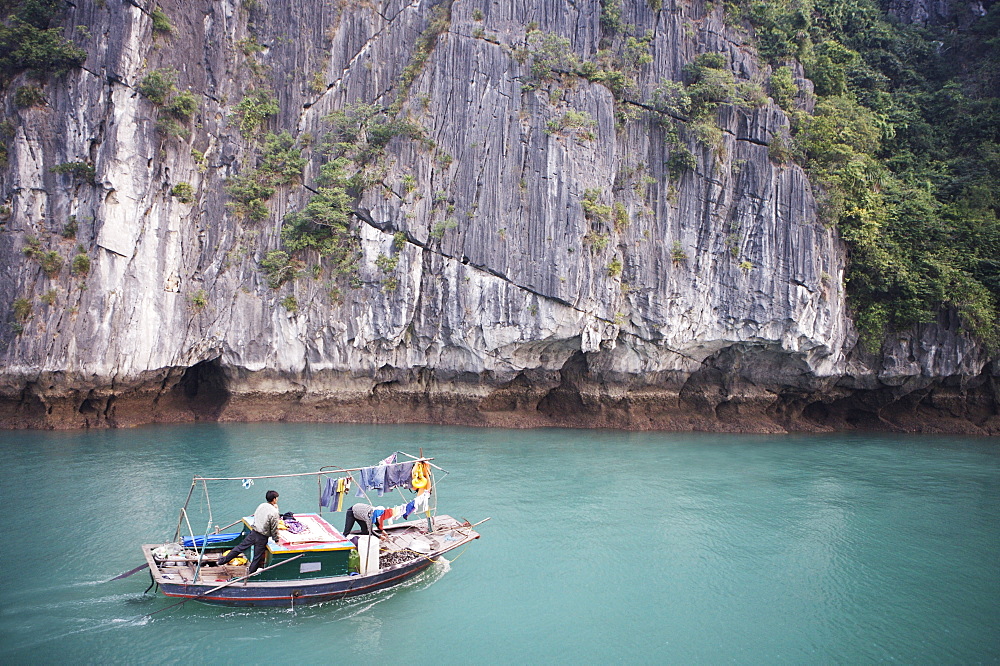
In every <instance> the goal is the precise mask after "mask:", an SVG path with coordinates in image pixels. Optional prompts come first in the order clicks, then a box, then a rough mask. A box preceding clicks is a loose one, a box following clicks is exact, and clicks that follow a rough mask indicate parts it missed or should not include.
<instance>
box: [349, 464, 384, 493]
mask: <svg viewBox="0 0 1000 666" xmlns="http://www.w3.org/2000/svg"><path fill="white" fill-rule="evenodd" d="M385 467H386V466H385V465H379V466H377V467H364V468H362V469H360V470H358V492H356V493H355V496H357V497H364V496H365V491H366V490H377V491H378V496H379V497H381V496H382V495H383V494H384V493H385Z"/></svg>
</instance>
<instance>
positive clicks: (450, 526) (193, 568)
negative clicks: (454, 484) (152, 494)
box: [143, 516, 479, 585]
mask: <svg viewBox="0 0 1000 666" xmlns="http://www.w3.org/2000/svg"><path fill="white" fill-rule="evenodd" d="M324 522H325V521H324ZM426 525H427V523H426V521H425V520H424V519H418V520H411V521H409V522H404V523H398V524H395V525H387V526H386V528H385V532H384V534H381V535H380V537H381V539H380V544H379V546H380V548H379V551H380V552H379V569H380V570H382V571H385V570H388V569H392V568H395V567H397V566H401V565H403V564H406V563H407V562H410V561H412V560H415V559H419V558H423V557H433V554H434V553H440V552H442V551H447V550H450V549H451V548H452V547H454V546H455V545H456V544H457V542H460V541H465V540H468V539H470V537H471V538H478V536H479V535H478V534H477V533H476V532H473V531H472V530H471V528H470V527H469V526H468V524H467V523H465V522H462V521H459V520H456V519H454V518H452V517H451V516H435V517H434V519H433V532H431V533H428V532H427V526H426ZM336 537H340V539H344V537H343V536H341V535H340V533H339V532H337V533H336V535H335V537H334V539H336ZM342 544H343V542H340V543H338V544H337V545H342ZM310 545H314V546H317V547H324V546H326V547H329V546H330V545H331V544H329V543H319V544H310ZM348 545H350V544H348ZM156 547H157V546H156V545H155V544H147V545H145V546H143V550H144V551H145V554H146V557H147V560H148V561H149V563H150V564H151V565H152V566H153V568H154V570H155V571H156V572H157V575H158V577H159V578H160V579H161V582H167V583H176V584H180V585H189V584H201V585H218V584H221V583H226V582H228V581H230V580H233V579H234V578H241V577H243V576H246V574H247V565H232V564H227V565H224V566H214V565H211V566H202V567H201V569H200V570H199V569H198V557H197V556H194V555H191V554H187V555H184V554H177V555H170V556H168V557H166V558H165V559H163V560H160V561H157V560H156V559H155V558H154V557H153V555H152V550H153V549H154V548H156ZM269 548H270V549H271V550H272V551H273V550H277V551H287V550H288V549H290V548H291V549H296V551H295V552H301V551H299V550H297V549H300V548H308V546H306V544H303V543H298V544H292V543H289V544H282V545H280V546H278V547H277V548H275V544H273V543H272V544H271V545H270V547H269ZM188 552H189V553H190V551H188ZM220 554H221V551H214V552H213V551H212V550H211V549H210V550H209V551H208V552H206V554H205V560H207V561H208V562H214V561H215V560H216V559H217V558H218V557H219V555H220ZM196 574H197V578H196Z"/></svg>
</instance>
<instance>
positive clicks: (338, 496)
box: [333, 476, 351, 511]
mask: <svg viewBox="0 0 1000 666" xmlns="http://www.w3.org/2000/svg"><path fill="white" fill-rule="evenodd" d="M350 489H351V477H349V476H345V477H342V478H340V479H337V484H336V486H335V488H334V497H333V506H334V508H333V510H334V511H343V510H344V496H345V495H346V494H347V493H348V491H349V490H350Z"/></svg>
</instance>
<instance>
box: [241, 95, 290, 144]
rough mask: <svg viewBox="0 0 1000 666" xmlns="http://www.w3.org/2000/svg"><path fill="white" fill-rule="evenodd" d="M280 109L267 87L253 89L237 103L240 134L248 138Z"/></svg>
mask: <svg viewBox="0 0 1000 666" xmlns="http://www.w3.org/2000/svg"><path fill="white" fill-rule="evenodd" d="M280 110H281V109H280V107H279V106H278V101H277V100H276V99H275V98H274V93H273V92H271V91H270V90H267V89H265V88H258V89H256V90H251V91H250V92H248V93H247V94H246V96H245V97H244V98H243V99H242V100H240V103H239V104H237V105H236V116H237V117H238V118H239V128H240V134H242V135H243V136H244V137H246V138H249V137H251V136H252V135H253V134H254V133H255V132H257V131H258V130H260V128H261V126H263V124H264V122H265V121H266V120H267V119H268V118H270V117H271V116H276V115H278V112H279V111H280Z"/></svg>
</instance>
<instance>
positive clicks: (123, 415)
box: [0, 0, 1000, 433]
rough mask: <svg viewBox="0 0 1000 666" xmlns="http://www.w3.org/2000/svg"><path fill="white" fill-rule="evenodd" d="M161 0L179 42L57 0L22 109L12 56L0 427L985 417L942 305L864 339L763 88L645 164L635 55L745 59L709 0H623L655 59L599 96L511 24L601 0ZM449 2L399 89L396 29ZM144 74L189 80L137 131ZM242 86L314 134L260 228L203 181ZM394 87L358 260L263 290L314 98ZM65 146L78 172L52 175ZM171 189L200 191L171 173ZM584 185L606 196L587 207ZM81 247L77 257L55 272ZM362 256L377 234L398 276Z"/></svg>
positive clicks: (647, 151) (240, 147)
mask: <svg viewBox="0 0 1000 666" xmlns="http://www.w3.org/2000/svg"><path fill="white" fill-rule="evenodd" d="M652 4H654V5H655V4H659V3H652ZM155 6H158V7H161V8H162V9H163V11H164V12H165V13H166V14H167V16H169V17H170V19H171V21H172V22H173V25H174V27H175V33H174V34H173V35H162V34H161V35H156V34H154V33H153V31H152V20H151V16H150V12H151V11H152V10H153V9H154V4H153V3H152V2H148V1H146V0H137V1H130V2H122V1H121V0H107V2H92V1H90V0H85V1H83V2H78V3H76V5H75V6H72V7H70V8H69V9H68V10H67V13H66V16H65V19H64V21H63V24H64V25H65V26H66V27H67V31H66V34H73V35H74V36H75V37H74V38H75V39H76V41H77V43H78V45H80V46H82V47H83V48H86V49H87V51H88V59H87V61H86V63H85V65H84V68H83V69H80V70H77V71H74V72H71V73H69V74H67V75H65V76H62V77H58V78H53V79H51V80H50V81H49V82H48V83H47V84H46V85H45V87H44V92H45V95H46V104H45V105H44V106H38V107H32V108H28V109H23V108H16V107H15V105H14V104H13V102H12V94H11V91H12V90H13V88H15V87H16V86H17V85H18V83H19V82H18V81H15V83H14V85H12V86H10V88H9V90H8V91H7V92H6V94H5V96H4V104H5V112H6V114H7V116H8V117H9V118H11V119H12V120H13V126H14V135H13V137H12V138H11V139H10V140H9V141H8V144H9V163H8V165H7V167H6V168H5V169H3V170H0V198H2V200H3V201H4V202H5V204H6V205H7V206H9V213H8V214H7V216H6V217H7V219H6V220H4V221H3V222H2V224H0V267H2V270H3V275H2V280H0V311H2V312H3V313H4V320H3V323H2V325H0V425H3V426H6V427H107V426H112V427H113V426H124V425H133V424H139V423H149V422H158V421H186V420H213V419H218V420H310V421H357V422H405V421H415V422H445V423H462V424H473V425H494V426H512V427H528V426H548V425H570V426H585V427H624V428H670V429H716V430H730V431H784V430H824V429H831V428H852V427H856V428H875V429H903V430H907V429H908V430H930V431H934V430H938V431H956V432H972V433H996V432H998V431H1000V418H998V417H997V406H996V395H997V392H996V384H997V376H998V374H1000V373H998V371H1000V368H998V366H997V363H996V362H991V359H990V357H989V355H988V354H987V353H986V352H985V351H984V350H983V349H981V348H980V347H978V346H977V345H976V344H975V342H974V341H973V340H971V339H970V338H969V337H968V336H966V335H965V334H963V333H962V332H961V331H960V327H959V326H958V323H957V322H956V321H949V320H946V319H942V321H940V322H938V323H937V324H934V325H927V326H924V327H921V328H920V329H919V330H914V331H910V332H907V333H906V334H905V335H900V336H897V337H894V338H893V339H890V340H887V341H886V343H885V345H884V346H883V348H882V350H880V351H878V352H877V353H869V352H866V351H864V350H862V349H861V348H860V347H858V346H857V335H856V334H855V332H854V329H853V327H852V324H851V321H850V318H849V312H848V307H847V302H846V299H845V294H844V289H843V287H842V283H843V275H844V268H845V262H846V255H845V251H844V247H843V246H842V244H841V243H840V242H839V240H838V237H837V234H836V232H835V230H834V229H832V228H829V227H827V226H824V225H823V224H822V223H821V222H820V221H819V219H818V218H817V206H816V201H815V199H814V193H813V190H812V188H811V186H810V183H809V181H808V180H807V178H806V175H805V174H804V172H803V171H802V170H801V169H800V168H799V167H797V166H795V165H794V164H779V163H776V162H775V161H773V160H772V159H771V158H770V157H769V144H771V143H772V142H773V141H774V140H775V137H776V136H782V134H783V133H784V132H787V127H788V120H787V118H786V116H785V114H784V113H783V112H782V111H781V109H780V108H778V106H777V105H776V104H775V103H774V102H772V101H770V100H768V101H767V103H766V104H764V105H763V106H761V107H759V108H755V109H747V108H741V107H737V106H726V107H723V108H722V109H721V110H720V112H719V116H718V120H719V127H720V128H721V130H722V133H721V140H720V141H718V142H717V143H716V144H715V145H713V146H712V147H705V146H704V145H703V144H702V143H699V142H697V141H696V140H694V138H693V136H692V135H691V132H689V131H688V128H686V126H685V123H683V122H680V123H679V124H678V126H679V127H680V138H681V141H682V143H685V144H686V145H687V147H688V149H689V150H690V151H691V152H692V153H693V154H694V156H695V157H696V158H697V166H696V167H695V168H694V169H693V170H691V171H689V172H686V173H683V174H681V175H680V176H679V178H678V176H677V174H670V173H668V170H667V168H666V166H665V164H666V162H667V161H668V159H669V157H670V151H671V148H670V142H669V141H668V138H667V136H666V132H667V130H666V129H665V127H664V125H663V123H661V122H660V121H659V120H658V118H657V117H656V114H654V113H652V112H651V110H650V109H649V108H648V104H647V101H648V100H649V99H650V98H651V95H652V90H653V88H654V87H655V86H656V85H657V84H658V83H659V82H660V81H662V80H664V79H672V80H680V79H681V78H682V67H683V65H684V64H685V63H687V62H689V61H691V60H692V59H693V58H694V57H695V56H696V55H697V54H699V53H703V52H724V53H726V54H728V57H729V61H730V63H731V67H732V69H733V72H734V73H735V74H736V77H737V80H741V81H766V77H767V75H768V71H767V70H766V68H765V67H763V66H762V65H760V64H759V63H758V61H757V59H756V57H755V52H754V49H753V48H752V45H751V42H750V38H749V36H748V35H747V34H746V33H744V32H742V31H740V30H738V29H735V28H732V27H729V26H727V25H726V24H725V23H724V22H723V20H722V14H721V11H720V10H719V9H714V10H711V11H706V6H705V5H704V4H703V3H701V2H669V0H665V1H664V2H663V3H662V6H661V7H660V8H659V9H658V10H655V11H654V10H653V9H652V8H651V7H650V3H647V2H646V1H645V0H622V2H621V5H620V6H621V8H622V16H621V23H622V24H623V25H624V24H630V25H632V26H635V28H634V30H632V31H630V34H636V35H643V34H645V33H646V31H651V35H652V40H651V49H650V53H651V54H652V56H653V59H652V62H650V63H648V64H644V65H642V66H641V67H639V68H638V70H637V71H636V72H635V73H634V74H633V75H632V79H633V80H634V82H635V87H634V89H632V90H630V91H628V92H627V93H626V94H625V95H624V99H621V100H616V98H615V96H614V95H613V94H612V92H611V90H610V89H609V88H608V87H606V86H604V85H601V84H599V83H592V82H589V81H588V80H586V79H585V78H582V77H579V76H569V75H567V76H562V77H558V76H557V77H555V78H554V79H553V80H547V81H543V82H541V84H540V85H539V86H538V87H537V89H535V90H527V91H526V90H522V84H524V83H525V82H526V81H528V79H529V77H530V61H525V62H522V61H523V60H524V58H523V57H519V55H518V54H519V49H523V48H524V47H525V40H526V34H527V32H528V31H529V30H530V29H532V28H534V27H536V26H537V29H539V30H541V31H543V32H546V33H553V34H556V35H559V36H562V37H565V38H568V39H569V41H570V43H571V45H572V50H573V52H574V53H575V54H576V55H577V56H578V57H579V58H582V59H594V58H595V57H596V54H597V51H598V50H599V49H600V48H605V47H610V48H612V50H614V49H618V50H619V51H620V49H621V46H622V42H623V40H624V36H623V35H622V34H619V33H615V32H613V31H609V30H608V29H606V28H605V27H602V24H601V5H600V2H598V0H576V1H573V2H569V1H567V0H533V1H531V2H507V1H500V0H454V2H450V0H445V2H439V3H435V2H427V1H421V0H414V1H410V2H407V1H404V0H388V1H386V0H379V1H375V0H371V1H366V2H360V1H350V2H348V1H345V0H341V1H339V2H335V1H329V0H327V1H321V0H303V1H300V2H278V1H277V0H257V1H256V2H246V1H244V2H242V3H241V2H239V1H238V0H159V1H158V2H157V3H155ZM449 7H450V20H449V21H448V22H447V24H446V29H444V30H443V31H442V32H441V33H440V34H439V35H438V36H437V37H436V38H433V39H432V40H431V45H432V48H431V49H430V51H429V55H428V56H427V58H426V60H425V61H424V62H423V64H422V66H420V67H419V68H416V69H417V71H416V75H415V76H414V77H413V79H412V84H411V85H410V86H409V89H408V91H405V95H402V96H400V95H401V88H402V87H403V86H401V84H400V79H401V76H402V75H403V74H404V70H405V68H406V67H407V66H408V64H410V63H411V62H412V59H413V57H414V50H415V48H416V46H417V45H419V44H420V43H421V40H420V36H421V34H422V33H424V31H425V30H426V29H427V27H428V24H429V22H430V21H432V19H433V17H434V16H435V15H436V14H435V12H440V11H442V10H443V9H447V8H449ZM73 26H86V27H87V32H89V35H90V37H89V39H84V38H83V37H82V36H81V33H82V31H77V32H72V31H71V30H70V28H71V27H73ZM251 37H253V38H254V39H255V40H256V42H257V43H259V44H260V45H261V46H262V47H263V48H262V50H261V51H259V52H258V53H254V52H253V49H250V48H247V45H248V44H251V43H252V42H249V41H247V40H248V39H250V38H251ZM164 68H171V69H174V70H176V71H177V85H178V88H179V89H182V90H186V89H189V90H191V91H192V92H193V93H194V94H195V95H196V97H197V99H198V102H199V109H198V111H197V113H196V117H195V118H194V120H193V123H192V125H191V128H190V129H191V131H190V134H189V136H182V137H171V136H167V135H165V134H164V133H163V132H162V131H158V129H157V109H156V107H155V106H154V105H153V104H151V103H150V101H149V100H148V99H146V98H144V97H142V96H141V95H139V94H138V93H137V91H136V86H137V85H138V83H139V82H140V81H141V80H142V78H143V77H144V76H145V75H146V74H147V73H148V72H149V71H151V70H154V69H164ZM411 72H412V69H411ZM799 83H800V85H801V86H802V87H803V89H804V90H807V91H808V89H809V83H808V81H805V80H804V79H800V81H799ZM254 87H268V88H270V89H272V90H273V91H274V92H275V94H276V97H277V100H278V103H279V106H280V112H279V113H278V114H277V116H275V117H273V118H271V119H270V120H269V121H268V125H267V128H268V129H269V130H272V131H282V130H287V131H289V132H291V133H292V135H293V136H296V137H298V138H300V139H302V138H303V137H304V136H306V135H309V136H311V137H313V139H314V141H313V144H312V147H310V148H307V149H306V151H305V153H304V155H305V156H306V157H309V158H310V162H309V165H308V166H307V168H306V172H305V177H304V179H303V182H304V185H290V186H281V187H279V188H278V191H277V192H276V194H275V195H274V196H273V197H272V198H271V199H270V201H269V202H268V206H269V209H270V213H269V215H268V217H267V219H266V220H264V221H262V222H251V221H247V220H242V219H240V218H239V216H238V215H236V214H235V212H234V210H233V209H232V207H231V206H227V203H228V202H230V199H229V198H228V197H227V195H226V193H225V183H226V181H227V179H229V178H232V177H234V176H236V175H238V174H241V173H245V172H246V171H247V170H248V169H249V168H252V166H253V163H254V153H253V150H254V141H253V140H252V139H253V137H251V138H250V139H248V138H245V137H243V136H241V134H240V132H239V129H238V119H237V117H236V115H235V107H236V106H237V104H238V102H239V101H240V100H241V99H242V98H243V96H244V95H245V94H246V93H247V91H248V90H251V89H252V88H254ZM529 87H530V86H529ZM397 98H399V99H401V100H402V106H401V107H400V108H401V113H402V114H404V115H408V116H409V117H410V118H411V120H413V121H414V122H416V123H419V124H420V125H421V126H422V127H423V128H424V129H425V137H424V139H423V140H410V139H405V138H401V137H397V138H395V139H393V140H392V141H391V142H390V143H389V144H388V146H387V149H386V154H385V159H384V160H383V164H382V167H383V171H382V173H381V174H380V178H379V182H377V183H376V184H374V185H372V186H370V187H368V188H367V189H366V190H365V191H364V194H363V195H362V196H361V197H360V198H359V199H358V201H357V202H356V207H357V210H358V213H359V214H358V216H357V218H356V219H355V220H354V222H353V225H354V229H355V231H356V234H357V236H358V237H359V239H360V248H361V257H360V260H359V263H358V268H357V271H356V273H355V275H353V279H352V280H351V284H348V283H347V282H346V281H345V279H344V278H343V277H342V276H338V275H337V274H336V272H335V271H334V269H333V268H332V267H331V266H329V265H328V262H327V263H322V262H320V261H319V258H318V257H316V256H312V257H310V256H308V255H305V256H304V257H303V261H304V262H306V263H308V264H309V265H316V266H318V268H316V269H315V271H311V270H307V271H306V273H307V275H305V276H302V277H299V278H298V279H296V280H294V281H292V282H289V283H287V284H285V285H283V286H281V287H280V288H278V289H272V288H270V287H269V286H268V284H267V281H266V279H265V278H264V276H263V275H262V272H261V268H260V262H261V261H262V260H263V259H264V257H265V256H266V255H267V253H268V252H270V251H273V250H276V249H279V247H280V246H281V236H280V229H281V224H282V220H283V218H284V216H285V215H286V214H287V213H289V212H291V211H295V210H300V209H301V208H302V207H303V206H304V205H305V203H306V202H307V201H308V200H309V197H310V195H311V193H312V192H311V191H310V189H313V190H314V189H315V178H316V176H317V174H318V170H319V165H320V164H321V162H322V160H321V157H320V154H319V153H320V151H319V147H318V145H319V138H320V137H322V136H323V135H324V134H325V133H326V132H327V131H329V121H328V120H324V117H325V116H327V115H328V114H329V113H331V112H332V111H335V110H337V109H342V108H344V107H345V106H347V105H350V104H354V103H356V102H358V101H361V102H365V103H374V104H379V105H382V106H384V107H389V106H391V105H392V104H393V103H394V102H396V100H397ZM800 102H801V103H802V104H807V103H808V95H807V94H803V95H802V97H801V100H800ZM569 111H573V112H586V113H587V114H589V116H590V118H592V119H593V121H594V125H593V127H592V128H591V129H590V130H589V132H590V133H589V134H588V132H587V131H581V130H578V129H564V130H559V131H552V130H551V129H550V126H549V122H550V121H552V120H553V119H558V118H560V117H562V116H563V115H564V114H566V113H567V112H569ZM623 114H624V115H627V116H629V118H624V117H623ZM77 161H79V162H85V163H87V164H90V165H92V166H93V167H94V169H95V177H94V182H93V183H89V182H87V181H86V179H85V178H77V177H74V176H73V175H72V174H64V173H56V172H53V171H51V169H52V167H54V166H56V165H59V164H64V163H68V162H77ZM407 177H409V178H408V179H407ZM404 179H406V180H404ZM180 182H186V183H189V184H190V185H191V186H192V188H193V191H194V193H195V196H194V201H192V202H191V203H182V202H181V200H180V199H178V197H176V196H172V195H171V189H172V188H173V187H174V186H175V185H176V184H177V183H180ZM407 183H409V184H407ZM587 190H599V192H600V195H599V199H598V201H599V203H601V204H605V205H609V206H610V205H612V204H616V205H617V207H618V210H621V209H622V208H623V209H624V211H625V216H624V217H619V218H618V219H617V220H610V219H607V220H595V219H593V217H592V216H591V217H588V216H587V215H586V213H585V210H584V208H583V200H584V196H585V193H586V192H587ZM452 207H453V208H452ZM70 216H75V220H76V223H77V231H76V236H75V238H72V239H67V238H65V237H64V235H63V230H64V228H65V226H66V224H67V222H68V221H69V220H70ZM616 222H617V223H616ZM32 239H34V241H33V240H32ZM400 239H405V242H402V243H401V242H400ZM595 239H600V240H599V241H598V242H595ZM32 242H34V243H35V244H36V246H37V247H38V251H40V252H55V253H57V254H58V255H59V256H60V257H61V258H62V259H63V260H64V266H63V268H62V269H61V270H59V271H58V272H56V273H53V274H52V275H50V274H47V273H46V272H45V271H44V270H43V267H42V265H41V263H40V262H39V261H38V260H37V256H38V251H36V252H34V254H35V258H32V257H29V256H27V255H26V254H25V252H24V250H25V248H26V247H28V246H29V245H30V244H31V243H32ZM78 246H79V247H78ZM81 250H82V252H83V253H84V254H86V255H87V257H88V258H89V261H90V269H89V272H87V273H86V274H85V275H84V274H82V271H77V272H76V273H74V272H73V271H72V270H71V262H72V260H73V258H74V257H75V256H76V255H77V254H78V253H79V252H80V251H81ZM380 256H385V257H393V258H395V259H396V260H397V261H396V264H395V267H394V269H393V270H392V277H393V278H394V279H393V280H388V279H387V278H388V277H389V275H388V273H387V271H386V270H385V269H384V268H383V267H381V266H380V265H379V264H378V263H377V260H378V259H379V257H380ZM51 272H52V271H50V273H51ZM289 296H293V297H294V299H295V302H296V303H297V308H296V307H289V306H288V304H289V301H288V300H287V299H288V297H289ZM25 302H27V303H30V305H31V311H30V314H28V315H26V316H25V315H24V311H23V307H24V303H25ZM18 303H20V304H21V307H22V310H21V311H20V315H15V314H14V313H15V311H16V306H17V305H18ZM283 303H284V304H283Z"/></svg>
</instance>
